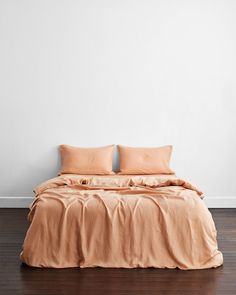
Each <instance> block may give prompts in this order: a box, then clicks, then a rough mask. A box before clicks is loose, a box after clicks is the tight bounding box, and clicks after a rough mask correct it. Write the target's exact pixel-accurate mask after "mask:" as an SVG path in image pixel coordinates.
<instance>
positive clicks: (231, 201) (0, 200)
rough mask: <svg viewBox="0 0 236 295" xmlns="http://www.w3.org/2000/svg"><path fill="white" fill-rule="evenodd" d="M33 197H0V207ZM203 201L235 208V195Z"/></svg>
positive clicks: (24, 203)
mask: <svg viewBox="0 0 236 295" xmlns="http://www.w3.org/2000/svg"><path fill="white" fill-rule="evenodd" d="M33 200H34V198H33V197H22V196H18V197H9V196H8V197H0V208H28V207H29V206H30V204H31V203H32V202H33ZM204 202H205V204H206V205H207V207H208V208H236V196H221V197H220V196H214V197H213V196H212V197H205V198H204Z"/></svg>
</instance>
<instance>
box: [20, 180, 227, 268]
mask: <svg viewBox="0 0 236 295" xmlns="http://www.w3.org/2000/svg"><path fill="white" fill-rule="evenodd" d="M202 198H203V194H202V192H201V191H200V190H199V189H198V188H197V187H196V186H194V185H192V184H191V183H189V182H187V181H185V180H183V179H180V178H179V177H177V176H175V175H127V176H125V175H109V176H96V175H89V176H86V175H72V174H64V175H61V176H59V177H56V178H53V179H50V180H48V181H46V182H44V183H42V184H40V185H39V186H38V187H37V188H36V189H35V199H34V202H33V203H32V205H31V207H30V212H29V215H28V219H29V222H30V225H29V229H28V231H27V234H26V237H25V240H24V244H23V249H22V252H21V255H20V257H21V260H22V262H23V263H26V264H27V265H29V266H34V267H52V268H66V267H81V268H85V267H119V268H136V267H142V268H147V267H155V268H180V269H184V270H187V269H204V268H211V267H218V266H220V265H222V263H223V256H222V253H221V252H220V251H219V250H218V245H217V239H216V228H215V224H214V221H213V219H212V216H211V213H210V212H209V210H208V209H207V207H206V205H205V204H204V202H203V200H202Z"/></svg>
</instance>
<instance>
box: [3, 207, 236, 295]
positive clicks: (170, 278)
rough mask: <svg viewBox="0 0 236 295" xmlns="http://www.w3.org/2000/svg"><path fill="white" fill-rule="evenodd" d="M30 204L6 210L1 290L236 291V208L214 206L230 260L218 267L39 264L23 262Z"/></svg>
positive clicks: (56, 294) (141, 294) (142, 294)
mask: <svg viewBox="0 0 236 295" xmlns="http://www.w3.org/2000/svg"><path fill="white" fill-rule="evenodd" d="M27 212H28V210H27V209H0V294H1V295H7V294H11V295H13V294H16V295H18V294H19V295H28V294H30V295H39V294H47V295H61V294H70V295H73V294H82V295H84V294H86V295H92V294H96V295H100V294H103V295H108V294H109V295H110V294H112V295H127V294H130V295H154V294H155V295H156V294H166V295H168V294H176V295H178V294H181V295H185V294H193V295H195V294H207V295H208V294H209V295H215V294H216V295H224V294H226V295H227V294H230V295H233V294H236V227H235V225H236V209H212V210H211V212H212V215H213V218H214V220H215V223H216V227H217V231H218V243H219V249H220V250H221V251H222V252H223V255H224V265H223V266H222V267H219V268H216V269H207V270H194V271H181V270H176V269H174V270H168V269H152V268H150V269H113V268H111V269H102V268H94V269H79V268H71V269H39V268H30V267H27V266H25V265H22V264H21V262H20V260H19V253H20V251H21V245H22V242H23V239H24V235H25V232H26V230H27V227H28V222H27V218H26V216H27Z"/></svg>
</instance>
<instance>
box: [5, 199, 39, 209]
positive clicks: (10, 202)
mask: <svg viewBox="0 0 236 295" xmlns="http://www.w3.org/2000/svg"><path fill="white" fill-rule="evenodd" d="M33 199H34V197H22V196H18V197H13V196H11V197H9V196H7V197H0V208H29V206H30V204H31V203H32V202H33Z"/></svg>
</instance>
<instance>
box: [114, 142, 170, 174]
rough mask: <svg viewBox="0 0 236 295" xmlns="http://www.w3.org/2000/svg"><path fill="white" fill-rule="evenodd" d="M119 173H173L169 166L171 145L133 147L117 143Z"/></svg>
mask: <svg viewBox="0 0 236 295" xmlns="http://www.w3.org/2000/svg"><path fill="white" fill-rule="evenodd" d="M118 150H119V154H120V174H174V172H173V171H172V170H171V169H170V168H169V161H170V157H171V153H172V146H171V145H167V146H163V147H157V148H134V147H125V146H121V145H118Z"/></svg>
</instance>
